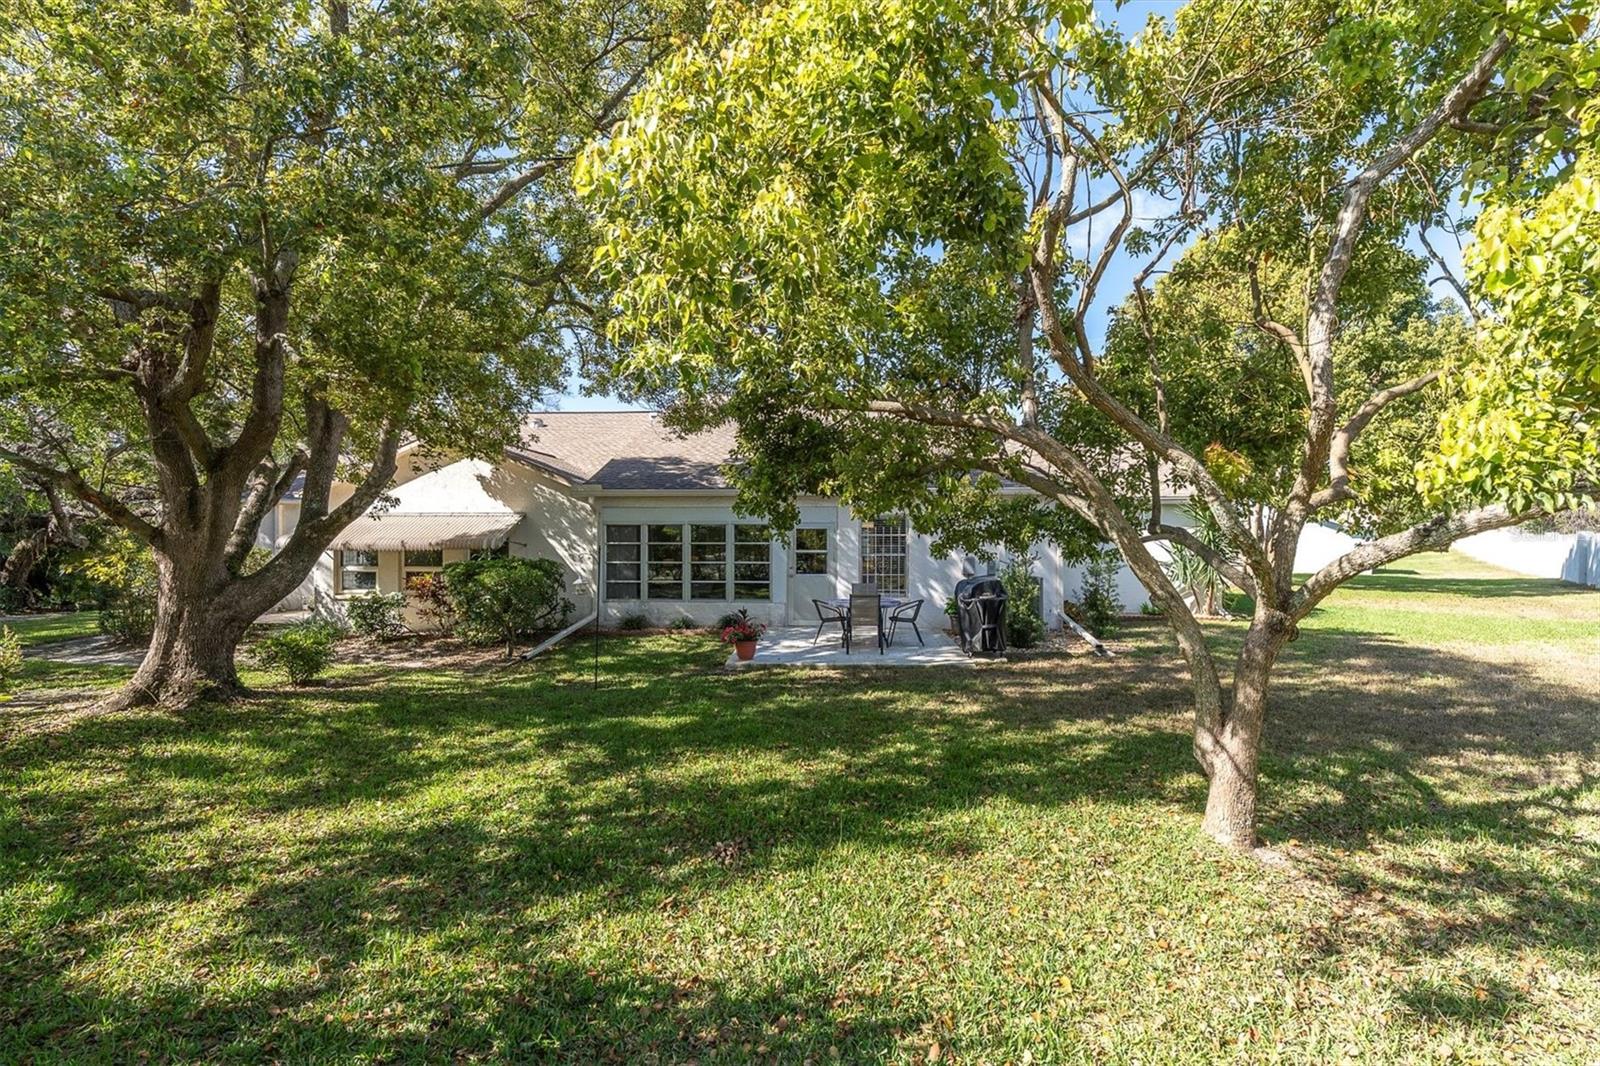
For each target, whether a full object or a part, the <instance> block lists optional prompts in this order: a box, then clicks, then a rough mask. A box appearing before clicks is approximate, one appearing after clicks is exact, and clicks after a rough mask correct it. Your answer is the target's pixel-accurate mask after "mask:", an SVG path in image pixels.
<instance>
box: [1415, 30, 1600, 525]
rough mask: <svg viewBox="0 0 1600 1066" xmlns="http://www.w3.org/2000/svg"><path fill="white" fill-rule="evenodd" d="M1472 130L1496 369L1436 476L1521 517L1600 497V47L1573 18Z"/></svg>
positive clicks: (1484, 371)
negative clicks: (1487, 143)
mask: <svg viewBox="0 0 1600 1066" xmlns="http://www.w3.org/2000/svg"><path fill="white" fill-rule="evenodd" d="M1546 36H1547V39H1548V41H1549V42H1550V44H1549V46H1547V47H1546V48H1545V49H1542V50H1541V51H1540V52H1538V53H1537V54H1535V55H1532V56H1526V57H1514V58H1513V62H1512V63H1511V64H1510V65H1509V67H1508V70H1507V75H1506V78H1505V82H1504V85H1503V86H1502V87H1501V91H1500V92H1499V93H1497V94H1495V95H1494V96H1493V97H1492V98H1491V99H1489V100H1488V101H1486V102H1485V105H1484V107H1482V108H1481V109H1480V111H1479V113H1478V115H1477V117H1476V119H1475V122H1474V128H1475V129H1476V130H1477V132H1479V133H1480V135H1482V136H1485V137H1488V138H1492V139H1493V144H1494V150H1493V151H1492V152H1491V153H1488V154H1486V155H1485V156H1484V157H1483V158H1482V159H1481V160H1480V161H1479V163H1478V166H1477V168H1476V171H1475V175H1474V176H1475V177H1477V178H1478V179H1479V182H1478V195H1479V198H1480V200H1481V202H1482V203H1483V205H1484V210H1483V211H1482V212H1481V213H1480V214H1479V215H1478V218H1477V221H1476V225H1475V227H1474V233H1475V237H1476V239H1475V241H1474V242H1473V244H1472V245H1471V247H1470V248H1469V249H1468V255H1467V268H1468V276H1469V279H1470V280H1471V281H1472V283H1473V288H1474V291H1475V292H1476V293H1477V294H1479V296H1480V297H1481V299H1482V301H1483V302H1484V304H1485V305H1486V307H1487V308H1488V310H1489V311H1490V312H1491V313H1490V314H1489V315H1488V316H1487V317H1486V319H1485V324H1486V330H1485V333H1486V337H1487V340H1488V343H1489V347H1490V350H1491V355H1492V358H1490V359H1489V360H1487V361H1485V362H1483V363H1481V364H1478V365H1475V366H1472V367H1470V368H1468V372H1467V373H1466V374H1464V375H1463V377H1462V386H1463V396H1462V398H1461V400H1460V402H1459V404H1458V405H1457V406H1456V408H1455V409H1454V410H1453V411H1452V412H1451V414H1450V417H1449V418H1448V419H1447V420H1446V422H1445V432H1444V439H1443V447H1442V449H1441V451H1440V454H1439V457H1438V459H1437V460H1436V461H1435V462H1432V463H1431V464H1429V465H1428V467H1427V469H1426V470H1425V476H1426V478H1427V480H1428V483H1429V484H1430V486H1431V487H1432V488H1433V489H1434V490H1435V491H1436V492H1441V493H1442V492H1448V491H1451V490H1452V489H1454V488H1456V487H1459V486H1465V487H1466V488H1467V489H1468V490H1469V491H1470V492H1472V493H1473V495H1475V496H1477V497H1479V498H1487V499H1495V500H1501V501H1504V502H1505V503H1507V504H1508V505H1509V506H1511V507H1512V508H1514V509H1524V508H1528V507H1530V506H1534V505H1542V506H1543V507H1545V508H1547V509H1554V508H1557V507H1563V506H1575V505H1579V504H1581V503H1583V502H1584V501H1585V500H1586V499H1588V498H1590V495H1591V494H1590V492H1589V491H1587V490H1588V488H1589V487H1591V486H1593V485H1595V484H1596V483H1600V34H1597V33H1596V28H1595V26H1594V25H1593V23H1592V19H1591V13H1590V12H1586V11H1583V10H1572V11H1569V12H1567V13H1565V15H1564V16H1563V17H1561V18H1559V19H1557V20H1556V22H1555V24H1554V25H1553V26H1552V27H1551V29H1550V31H1549V32H1548V33H1547V34H1546Z"/></svg>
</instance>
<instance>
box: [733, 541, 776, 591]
mask: <svg viewBox="0 0 1600 1066" xmlns="http://www.w3.org/2000/svg"><path fill="white" fill-rule="evenodd" d="M733 598H734V599H736V600H770V599H771V598H772V532H771V531H770V530H769V529H767V527H766V526H764V525H754V524H750V525H737V526H734V527H733Z"/></svg>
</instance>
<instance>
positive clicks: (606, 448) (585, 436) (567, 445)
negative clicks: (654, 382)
mask: <svg viewBox="0 0 1600 1066" xmlns="http://www.w3.org/2000/svg"><path fill="white" fill-rule="evenodd" d="M733 440H734V430H733V427H732V426H722V427H718V428H716V429H711V430H706V431H705V432H702V433H693V434H689V435H687V436H685V435H682V434H679V433H677V432H676V431H674V430H671V429H668V428H667V427H666V426H664V425H663V424H662V423H661V418H660V416H659V415H658V414H656V413H655V412H653V411H548V412H543V413H541V414H536V415H532V416H530V417H529V418H528V419H527V420H526V421H525V422H523V424H522V443H521V444H519V445H514V446H513V447H510V448H508V449H506V451H507V453H508V454H509V455H510V456H511V457H512V458H514V459H519V460H521V461H522V462H525V463H529V464H531V465H533V466H537V467H541V468H543V469H545V470H548V471H550V472H551V473H554V474H556V475H557V476H559V477H562V478H564V479H566V480H567V481H571V482H577V483H584V484H589V485H596V486H599V487H600V488H603V489H635V490H650V491H655V490H661V491H685V490H691V491H692V490H695V489H714V490H720V489H726V488H728V487H729V485H728V481H727V479H726V478H725V477H723V475H722V467H723V466H725V465H726V464H727V462H728V457H729V455H730V453H731V452H732V450H733Z"/></svg>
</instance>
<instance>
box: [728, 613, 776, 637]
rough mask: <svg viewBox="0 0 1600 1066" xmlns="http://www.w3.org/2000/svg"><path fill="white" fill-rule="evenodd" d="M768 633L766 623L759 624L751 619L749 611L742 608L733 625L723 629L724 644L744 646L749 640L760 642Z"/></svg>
mask: <svg viewBox="0 0 1600 1066" xmlns="http://www.w3.org/2000/svg"><path fill="white" fill-rule="evenodd" d="M766 631H767V626H766V623H764V622H757V621H756V620H755V619H754V618H751V617H750V612H749V611H747V610H744V609H743V608H741V609H740V610H739V614H738V617H737V618H736V619H735V621H734V622H733V624H732V625H728V626H723V627H722V643H724V644H742V643H744V642H745V641H747V640H759V639H760V638H761V634H763V633H765V632H766Z"/></svg>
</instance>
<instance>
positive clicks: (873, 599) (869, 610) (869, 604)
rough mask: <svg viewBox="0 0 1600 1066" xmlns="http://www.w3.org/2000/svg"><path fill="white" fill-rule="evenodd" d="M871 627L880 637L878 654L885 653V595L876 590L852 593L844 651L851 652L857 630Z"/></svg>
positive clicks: (846, 623)
mask: <svg viewBox="0 0 1600 1066" xmlns="http://www.w3.org/2000/svg"><path fill="white" fill-rule="evenodd" d="M862 628H870V629H872V630H873V632H874V633H875V635H876V636H877V638H878V654H879V655H882V654H883V597H882V596H880V595H878V594H877V593H876V592H869V593H855V592H852V593H851V594H850V614H849V617H848V619H847V620H846V622H845V630H844V653H845V654H846V655H849V654H850V647H851V645H853V644H854V643H855V639H856V631H857V630H858V629H862Z"/></svg>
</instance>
